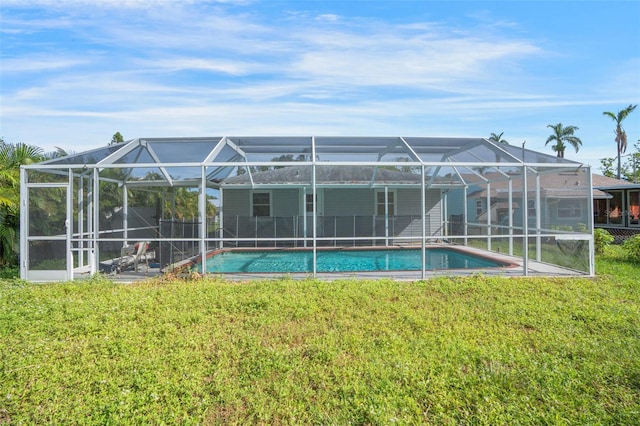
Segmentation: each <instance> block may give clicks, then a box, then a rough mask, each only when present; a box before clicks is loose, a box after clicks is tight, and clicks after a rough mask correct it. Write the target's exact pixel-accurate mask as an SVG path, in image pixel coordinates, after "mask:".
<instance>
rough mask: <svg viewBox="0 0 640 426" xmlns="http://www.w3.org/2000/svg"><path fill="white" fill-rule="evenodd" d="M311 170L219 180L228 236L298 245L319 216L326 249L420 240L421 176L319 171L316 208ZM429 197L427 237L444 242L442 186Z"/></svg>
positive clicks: (361, 169)
mask: <svg viewBox="0 0 640 426" xmlns="http://www.w3.org/2000/svg"><path fill="white" fill-rule="evenodd" d="M311 172H312V170H311V168H309V167H304V166H292V167H278V168H274V169H272V170H267V171H260V172H257V173H253V174H252V175H251V176H250V175H249V174H248V173H245V174H241V175H238V176H234V177H231V178H229V179H226V180H225V181H224V182H222V183H221V184H220V189H221V192H222V194H223V195H222V198H223V203H222V215H221V216H222V218H223V219H222V222H221V226H222V228H223V230H224V235H225V237H232V236H236V237H238V238H245V239H248V241H245V243H244V245H256V246H260V245H277V246H289V245H293V246H296V245H298V243H297V242H296V239H297V238H299V237H302V238H307V237H310V236H311V235H313V223H314V220H313V217H314V214H315V217H316V220H315V223H316V227H315V228H316V238H318V239H320V243H321V245H343V244H345V243H347V242H348V243H349V244H353V245H389V244H394V243H402V241H403V239H406V241H407V242H408V240H410V239H411V237H414V238H416V237H419V236H421V235H422V220H421V217H422V207H421V205H420V200H421V199H422V198H421V184H420V182H421V176H420V175H419V174H416V173H411V172H407V171H399V170H396V169H395V168H390V167H387V168H384V167H371V166H350V167H346V168H345V167H338V166H322V167H318V169H317V171H316V174H315V200H316V202H315V203H314V202H313V200H314V194H313V192H312V189H311V188H310V183H311ZM424 200H425V206H424V211H425V214H426V217H427V220H426V234H427V235H428V236H429V237H436V238H437V237H441V236H442V216H441V214H442V206H441V191H440V189H427V190H426V191H425V197H424ZM314 209H315V211H314ZM261 238H264V239H266V240H263V241H261ZM274 238H275V239H278V240H277V241H276V240H274ZM240 245H243V244H240ZM301 245H304V242H302V244H301Z"/></svg>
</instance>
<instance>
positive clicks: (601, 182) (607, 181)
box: [592, 173, 640, 189]
mask: <svg viewBox="0 0 640 426" xmlns="http://www.w3.org/2000/svg"><path fill="white" fill-rule="evenodd" d="M592 181H593V187H594V188H598V189H635V188H640V183H633V182H629V181H628V180H622V179H616V178H611V177H607V176H603V175H598V174H595V173H594V174H593V175H592Z"/></svg>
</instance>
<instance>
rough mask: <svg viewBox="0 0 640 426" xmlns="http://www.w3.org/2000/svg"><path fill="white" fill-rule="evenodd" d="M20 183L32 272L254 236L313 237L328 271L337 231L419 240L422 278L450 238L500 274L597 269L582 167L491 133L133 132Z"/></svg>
mask: <svg viewBox="0 0 640 426" xmlns="http://www.w3.org/2000/svg"><path fill="white" fill-rule="evenodd" d="M21 184H22V185H21V188H22V189H21V190H22V193H21V199H22V204H21V205H22V206H23V208H22V209H21V224H22V226H21V239H20V241H21V247H20V249H21V250H20V252H21V277H22V278H24V279H27V280H31V281H54V280H71V279H74V278H78V277H83V276H91V275H93V274H96V273H99V272H103V273H107V274H110V275H112V276H114V277H124V276H131V277H136V276H149V275H150V274H153V273H158V272H160V271H164V272H171V271H175V270H176V269H177V268H179V267H180V265H184V264H185V263H186V262H189V263H191V264H193V262H194V259H195V260H197V261H198V264H199V265H200V266H199V271H200V272H202V271H205V272H211V273H218V272H217V271H215V270H208V268H207V261H208V259H209V258H208V254H209V253H211V252H212V251H213V250H235V249H247V248H254V249H260V250H269V249H278V250H283V249H290V248H291V249H307V250H309V251H310V252H311V253H312V255H313V257H312V259H313V260H312V262H311V263H310V265H309V268H308V271H307V272H306V275H308V276H309V275H310V276H322V275H325V274H324V273H322V272H321V271H318V270H317V257H316V256H317V251H318V250H319V249H326V248H328V247H334V248H348V247H362V248H365V247H414V248H416V249H419V250H421V252H422V259H423V261H422V262H421V265H418V266H417V270H416V271H413V272H411V273H410V274H409V273H408V272H407V271H405V273H406V274H408V275H411V277H412V279H422V278H427V277H428V276H430V275H432V274H433V273H434V272H433V271H429V270H428V268H427V266H426V265H425V262H424V259H425V256H426V254H425V251H426V250H427V249H428V248H429V247H430V246H433V245H443V244H444V245H451V246H459V247H466V248H467V249H469V250H478V251H481V252H483V253H488V254H491V255H492V256H506V257H509V258H510V259H512V260H511V263H512V264H515V265H517V266H516V267H513V268H510V269H509V270H502V271H497V273H501V274H509V275H522V276H526V275H531V274H545V275H589V276H592V275H594V259H593V237H592V229H593V206H592V202H591V194H592V184H591V173H590V169H589V167H588V166H585V165H582V164H580V163H576V162H573V161H569V160H566V159H562V158H557V157H554V156H550V155H546V154H543V153H538V152H534V151H530V150H526V149H524V148H522V147H517V146H512V145H506V144H495V143H493V142H491V141H488V140H486V139H482V138H431V137H327V136H317V137H314V136H305V137H294V136H288V137H273V136H257V137H233V136H224V137H203V138H138V139H133V140H130V141H128V142H125V143H122V144H114V145H108V146H106V147H102V148H99V149H95V150H91V151H87V152H83V153H79V154H74V155H70V156H67V157H63V158H59V159H54V160H50V161H47V162H44V163H40V164H35V165H28V166H23V168H22V169H21ZM142 247H144V250H142V249H141V248H142ZM275 268H276V269H274V270H272V271H270V272H271V275H278V274H280V275H282V274H287V273H289V272H290V271H287V270H281V271H280V270H277V267H275ZM244 272H245V271H241V270H238V271H235V273H230V275H233V274H235V275H237V276H241V275H242V274H243V273H244ZM355 272H358V273H360V271H354V273H355ZM468 272H469V271H460V270H451V271H442V270H439V271H438V273H468ZM379 273H380V275H385V274H389V275H392V276H397V277H400V276H402V275H403V272H402V271H379ZM482 273H484V271H482ZM493 273H496V271H493ZM334 276H335V275H334Z"/></svg>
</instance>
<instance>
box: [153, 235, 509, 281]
mask: <svg viewBox="0 0 640 426" xmlns="http://www.w3.org/2000/svg"><path fill="white" fill-rule="evenodd" d="M421 248H422V247H421V246H419V245H401V246H342V247H316V251H376V250H387V251H389V250H399V251H400V250H420V249H421ZM432 248H440V249H446V250H452V251H457V252H461V253H465V254H470V255H473V256H475V257H479V258H481V259H484V260H487V261H491V262H493V263H500V264H501V265H499V266H487V267H484V268H475V269H473V268H447V269H434V268H431V269H426V272H436V271H439V272H441V273H442V272H443V271H451V272H452V273H453V274H455V275H461V272H467V271H474V273H479V272H482V271H495V270H504V269H507V268H519V267H521V263H520V264H519V263H518V262H517V261H516V259H513V258H511V257H506V256H503V255H500V254H496V253H492V252H489V253H487V252H486V251H482V250H478V249H475V248H473V247H469V246H464V245H453V244H446V243H433V244H427V245H425V249H432ZM255 251H269V252H271V251H287V252H298V251H313V247H230V248H222V249H220V248H218V249H213V250H210V251H208V252H207V254H206V258H207V259H209V258H211V257H214V256H216V255H219V254H221V253H226V252H255ZM200 260H201V255H197V256H194V257H191V258H189V259H185V260H183V261H180V262H176V263H175V264H172V265H168V266H167V267H165V268H163V269H162V271H161V272H162V273H173V274H181V273H185V272H186V271H187V270H188V269H189V268H190V267H192V266H196V265H197V264H198V263H199V262H200ZM386 273H388V274H392V275H398V274H399V273H414V274H415V273H419V274H420V275H422V270H421V269H415V270H406V269H404V270H403V269H399V270H393V271H345V272H317V271H316V276H318V275H321V274H322V275H324V274H329V275H334V274H335V275H345V274H346V275H348V276H351V275H353V274H357V275H360V274H366V275H381V274H382V275H384V274H386ZM206 274H207V275H222V276H227V275H251V276H257V277H273V276H284V275H288V276H293V275H296V276H297V275H303V276H306V277H308V276H313V272H286V271H284V272H241V271H238V272H207V273H206Z"/></svg>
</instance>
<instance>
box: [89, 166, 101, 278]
mask: <svg viewBox="0 0 640 426" xmlns="http://www.w3.org/2000/svg"><path fill="white" fill-rule="evenodd" d="M92 204H93V234H92V243H93V250H92V251H91V253H93V259H91V260H92V261H91V264H92V265H93V270H94V271H96V272H97V271H99V270H100V248H99V247H98V232H99V231H100V172H99V171H98V169H97V168H95V169H93V202H92Z"/></svg>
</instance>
